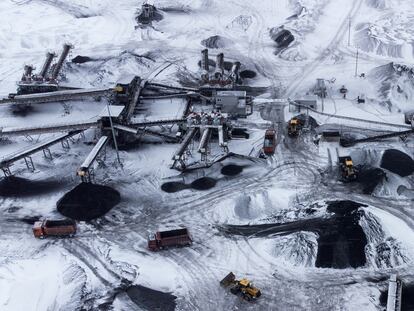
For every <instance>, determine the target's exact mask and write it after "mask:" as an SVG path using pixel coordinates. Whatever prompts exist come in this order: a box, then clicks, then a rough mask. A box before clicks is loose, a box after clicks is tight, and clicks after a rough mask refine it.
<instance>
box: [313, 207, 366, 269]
mask: <svg viewBox="0 0 414 311" xmlns="http://www.w3.org/2000/svg"><path fill="white" fill-rule="evenodd" d="M360 206H363V205H362V204H360V203H356V202H353V201H332V202H328V209H327V210H328V211H329V212H332V213H334V214H335V216H334V217H333V218H332V220H333V222H332V226H329V227H327V228H326V229H325V230H324V231H322V232H320V234H319V238H318V254H317V256H316V263H315V266H316V267H320V268H336V269H345V268H348V267H353V268H357V267H361V266H364V265H365V263H366V256H365V245H366V244H367V238H366V236H365V233H364V231H363V230H362V228H361V226H360V225H359V223H358V222H359V219H360V216H361V213H362V211H358V209H359V207H360Z"/></svg>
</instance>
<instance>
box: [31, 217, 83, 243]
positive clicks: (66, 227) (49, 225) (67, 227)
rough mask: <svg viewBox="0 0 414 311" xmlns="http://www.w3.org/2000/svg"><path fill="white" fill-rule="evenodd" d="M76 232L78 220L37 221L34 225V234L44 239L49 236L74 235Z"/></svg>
mask: <svg viewBox="0 0 414 311" xmlns="http://www.w3.org/2000/svg"><path fill="white" fill-rule="evenodd" d="M75 233H76V222H75V221H74V220H71V219H62V220H49V219H45V220H42V221H36V222H35V223H34V225H33V234H34V236H35V237H36V238H40V239H43V238H45V237H47V236H60V237H64V236H73V235H74V234H75Z"/></svg>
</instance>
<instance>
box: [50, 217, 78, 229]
mask: <svg viewBox="0 0 414 311" xmlns="http://www.w3.org/2000/svg"><path fill="white" fill-rule="evenodd" d="M74 225H76V223H75V222H74V221H73V220H70V219H62V220H46V222H45V227H47V228H54V227H62V226H63V227H64V226H74Z"/></svg>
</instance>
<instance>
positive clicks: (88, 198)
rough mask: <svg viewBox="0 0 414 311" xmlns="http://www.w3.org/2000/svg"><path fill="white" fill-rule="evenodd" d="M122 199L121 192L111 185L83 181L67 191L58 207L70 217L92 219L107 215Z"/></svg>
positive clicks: (63, 213) (57, 204)
mask: <svg viewBox="0 0 414 311" xmlns="http://www.w3.org/2000/svg"><path fill="white" fill-rule="evenodd" d="M120 200H121V195H120V194H119V192H118V191H116V190H114V189H112V188H111V187H108V186H102V185H95V184H92V183H81V184H79V185H78V186H76V187H75V188H73V189H72V190H71V191H69V192H68V193H66V194H65V195H64V196H63V197H62V198H61V199H60V200H59V201H58V202H57V203H56V207H57V210H58V211H59V212H60V213H61V214H62V215H64V216H66V217H68V218H71V219H75V220H83V221H90V220H92V219H95V218H98V217H101V216H103V215H105V214H106V213H107V212H109V211H110V210H111V209H112V208H113V207H114V206H115V205H117V204H118V203H119V202H120Z"/></svg>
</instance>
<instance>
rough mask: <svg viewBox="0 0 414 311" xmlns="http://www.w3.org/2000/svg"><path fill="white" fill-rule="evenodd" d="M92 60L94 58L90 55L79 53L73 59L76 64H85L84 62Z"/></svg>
mask: <svg viewBox="0 0 414 311" xmlns="http://www.w3.org/2000/svg"><path fill="white" fill-rule="evenodd" d="M91 61H93V59H92V58H90V57H89V56H81V55H78V56H76V57H75V58H73V59H72V63H75V64H83V63H87V62H91Z"/></svg>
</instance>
